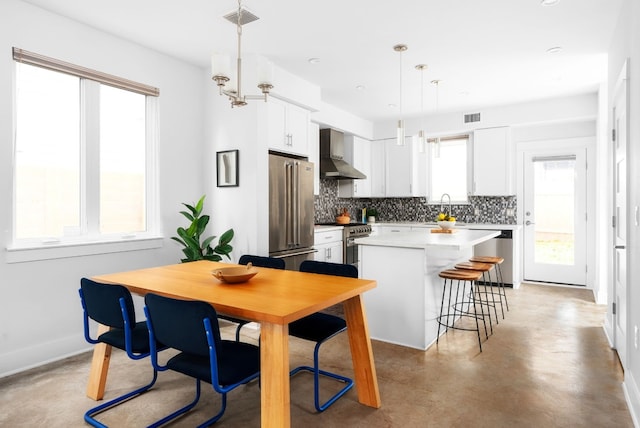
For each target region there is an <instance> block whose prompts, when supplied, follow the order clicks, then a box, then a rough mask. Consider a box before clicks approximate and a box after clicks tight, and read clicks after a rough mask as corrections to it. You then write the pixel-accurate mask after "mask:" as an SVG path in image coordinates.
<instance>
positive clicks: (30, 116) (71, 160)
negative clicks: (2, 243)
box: [13, 48, 158, 247]
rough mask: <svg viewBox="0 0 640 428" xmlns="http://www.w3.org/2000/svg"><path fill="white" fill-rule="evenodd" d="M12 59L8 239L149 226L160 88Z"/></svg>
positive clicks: (44, 239)
mask: <svg viewBox="0 0 640 428" xmlns="http://www.w3.org/2000/svg"><path fill="white" fill-rule="evenodd" d="M14 59H15V60H16V91H15V107H16V122H15V123H16V129H15V145H14V147H15V149H14V150H15V151H14V153H15V154H14V156H15V159H14V231H13V232H14V233H13V235H14V246H16V247H22V246H37V245H38V244H40V245H42V244H56V243H60V244H68V243H74V242H78V243H82V242H87V241H91V242H95V241H116V240H121V239H124V238H128V239H131V238H133V237H145V236H146V237H150V236H152V235H153V233H154V232H155V230H154V226H155V225H154V222H153V218H154V216H153V211H154V210H153V202H152V200H153V198H152V194H153V193H152V192H151V185H150V184H151V183H153V182H155V179H154V178H155V177H154V170H153V168H152V166H153V162H152V158H153V156H152V154H153V153H154V149H155V141H154V136H155V127H156V126H157V123H156V118H155V113H154V112H155V109H156V108H155V104H156V100H157V95H158V91H157V89H155V88H150V87H145V86H144V85H140V84H136V83H134V82H130V81H127V80H124V79H119V78H117V77H114V76H110V75H106V74H102V73H99V72H96V71H93V70H89V69H85V68H82V67H79V66H74V65H72V64H68V63H64V62H61V61H57V60H55V59H51V58H47V57H43V56H40V55H38V54H33V53H30V52H26V51H23V50H20V49H16V48H14Z"/></svg>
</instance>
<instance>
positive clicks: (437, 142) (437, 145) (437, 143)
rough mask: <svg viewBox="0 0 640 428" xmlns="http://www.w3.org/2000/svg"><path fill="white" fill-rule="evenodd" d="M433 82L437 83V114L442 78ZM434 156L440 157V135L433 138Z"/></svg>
mask: <svg viewBox="0 0 640 428" xmlns="http://www.w3.org/2000/svg"><path fill="white" fill-rule="evenodd" d="M431 83H432V84H434V85H436V114H437V113H438V103H439V101H440V100H439V96H440V94H439V86H440V80H438V79H435V80H432V81H431ZM433 157H434V158H439V157H440V137H436V138H434V139H433Z"/></svg>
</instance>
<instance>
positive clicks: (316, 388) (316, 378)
mask: <svg viewBox="0 0 640 428" xmlns="http://www.w3.org/2000/svg"><path fill="white" fill-rule="evenodd" d="M332 337H333V336H332ZM323 343H324V342H319V343H317V344H316V346H315V348H314V351H313V367H309V366H300V367H296V368H295V369H293V370H291V373H290V375H291V376H293V375H295V374H296V373H298V372H299V371H301V370H304V371H308V372H311V373H313V398H314V405H315V408H316V410H317V411H318V412H323V411H325V410H326V409H327V408H328V407H329V406H331V405H332V404H333V403H335V402H336V400H337V399H338V398H340V397H342V396H343V395H344V394H346V393H347V391H349V390H350V389H351V388H353V379H350V378H348V377H345V376H340V375H339V374H336V373H331V372H328V371H325V370H320V368H319V367H320V366H319V364H318V360H319V358H318V354H319V351H320V345H321V344H323ZM320 375H323V376H326V377H330V378H332V379H336V380H338V381H340V382H344V383H345V384H346V385H345V386H344V387H343V388H342V389H340V391H338V392H337V393H336V394H334V395H333V396H332V397H331V398H329V399H328V400H327V401H325V402H324V403H323V404H321V403H320Z"/></svg>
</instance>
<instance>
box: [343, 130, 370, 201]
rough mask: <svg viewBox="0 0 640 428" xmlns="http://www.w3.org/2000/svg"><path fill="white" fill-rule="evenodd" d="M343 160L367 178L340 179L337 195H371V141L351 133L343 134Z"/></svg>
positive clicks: (351, 196) (365, 196) (345, 196)
mask: <svg viewBox="0 0 640 428" xmlns="http://www.w3.org/2000/svg"><path fill="white" fill-rule="evenodd" d="M344 160H345V161H346V162H347V163H349V164H351V165H352V166H353V167H354V168H355V169H357V170H358V171H360V172H362V173H363V174H364V175H366V176H367V178H364V179H358V180H340V182H339V186H338V196H339V197H341V198H368V197H370V196H371V171H372V170H371V141H368V140H365V139H363V138H360V137H356V136H353V135H345V136H344Z"/></svg>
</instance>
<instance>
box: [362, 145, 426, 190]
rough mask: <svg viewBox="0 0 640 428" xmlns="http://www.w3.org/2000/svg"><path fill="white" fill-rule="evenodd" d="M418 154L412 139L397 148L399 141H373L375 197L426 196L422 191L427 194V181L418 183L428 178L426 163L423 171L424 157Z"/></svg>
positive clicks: (372, 178)
mask: <svg viewBox="0 0 640 428" xmlns="http://www.w3.org/2000/svg"><path fill="white" fill-rule="evenodd" d="M414 152H415V153H414ZM417 155H418V153H417V150H414V148H413V139H412V138H411V137H407V138H406V139H405V144H404V145H403V146H399V145H397V144H396V139H395V138H389V139H386V140H378V141H372V142H371V170H370V171H371V180H370V181H371V197H392V198H400V197H411V196H424V193H422V194H420V192H421V191H422V192H424V191H425V186H426V180H425V183H419V182H418V181H419V180H420V177H423V176H424V173H425V171H426V164H425V165H423V166H422V167H421V168H420V166H419V165H417V163H418V162H419V161H420V159H422V158H424V156H422V157H420V156H417ZM420 155H423V154H422V153H420ZM419 172H421V173H419Z"/></svg>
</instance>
